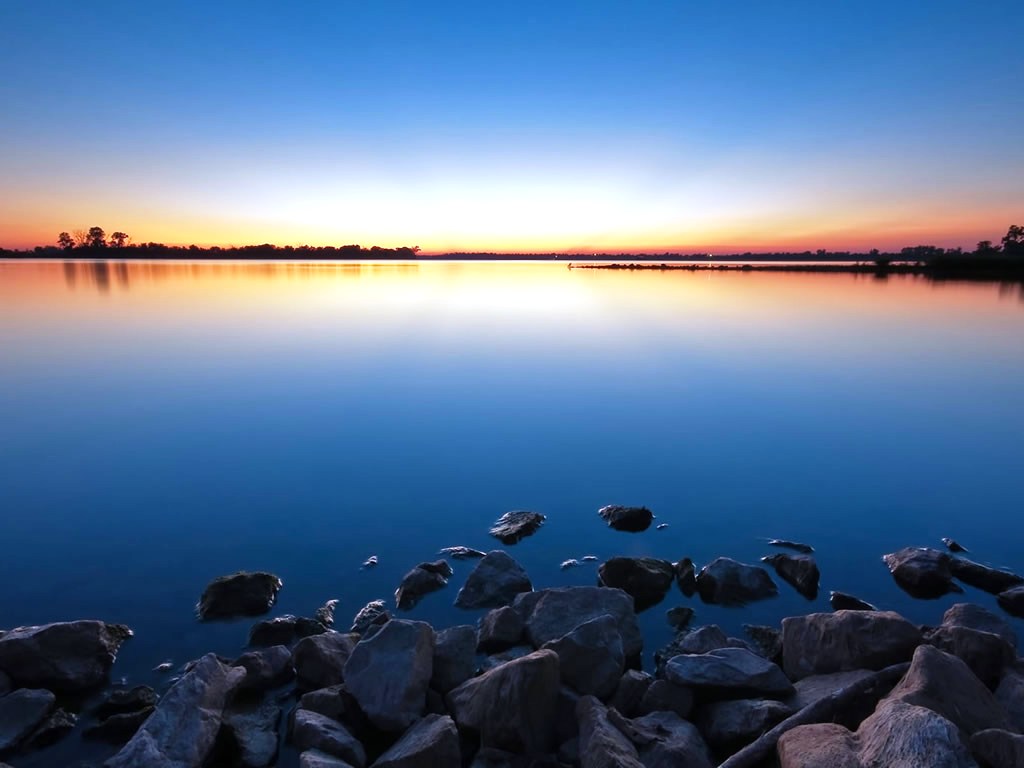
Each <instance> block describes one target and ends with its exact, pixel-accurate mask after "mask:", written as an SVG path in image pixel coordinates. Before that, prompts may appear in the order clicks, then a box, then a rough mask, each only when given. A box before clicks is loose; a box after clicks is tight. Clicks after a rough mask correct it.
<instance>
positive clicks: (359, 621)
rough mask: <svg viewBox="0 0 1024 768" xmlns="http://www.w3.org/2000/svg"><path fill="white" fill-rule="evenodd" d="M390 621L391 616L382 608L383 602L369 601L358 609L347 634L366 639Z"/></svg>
mask: <svg viewBox="0 0 1024 768" xmlns="http://www.w3.org/2000/svg"><path fill="white" fill-rule="evenodd" d="M390 619H391V614H390V613H388V609H387V608H385V607H384V601H383V600H371V601H370V602H368V603H367V604H366V605H364V606H363V607H362V608H360V609H359V613H357V614H356V615H355V618H353V619H352V628H351V629H349V632H355V633H356V634H358V635H362V636H364V637H367V636H369V635H372V634H373V633H374V632H376V631H377V630H378V629H380V628H381V627H382V626H384V625H385V624H387V623H388V621H389V620H390Z"/></svg>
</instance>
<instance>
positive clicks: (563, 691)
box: [0, 508, 1024, 768]
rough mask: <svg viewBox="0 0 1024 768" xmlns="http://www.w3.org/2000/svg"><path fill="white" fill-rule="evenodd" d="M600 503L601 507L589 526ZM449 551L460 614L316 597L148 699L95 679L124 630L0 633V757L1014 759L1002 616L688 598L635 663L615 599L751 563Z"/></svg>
mask: <svg viewBox="0 0 1024 768" xmlns="http://www.w3.org/2000/svg"><path fill="white" fill-rule="evenodd" d="M623 509H629V508H616V509H615V510H613V511H612V512H610V513H606V514H603V515H602V517H604V518H605V519H606V520H608V521H609V524H611V521H612V520H613V519H614V520H620V519H623V515H625V514H627V513H624V512H622V510H623ZM633 509H637V510H639V509H642V508H633ZM637 514H639V515H640V516H641V517H646V515H644V514H643V513H637ZM503 521H504V523H503V525H502V526H501V527H500V528H499V529H498V530H497V531H496V532H495V534H494V535H495V536H496V537H498V535H499V534H500V535H501V537H504V538H505V539H507V540H509V541H512V542H514V541H518V540H519V538H522V537H523V536H527V535H530V534H532V533H534V532H535V531H536V530H537V529H538V528H539V527H540V524H541V523H542V522H543V520H542V519H538V518H536V517H523V516H520V517H518V518H516V517H515V516H513V517H512V518H503ZM649 522H650V521H649V520H647V524H649ZM519 524H521V525H522V526H523V527H522V528H519V529H517V528H516V527H515V526H516V525H519ZM630 527H636V526H632V525H628V526H627V527H626V528H624V529H623V530H629V528H630ZM520 534H521V535H520ZM772 545H773V546H779V547H783V548H789V549H792V550H794V551H795V552H797V554H792V555H791V554H782V553H776V554H774V555H770V556H767V557H766V558H765V563H766V564H767V565H769V566H771V567H772V568H774V569H775V571H776V573H777V575H778V576H779V577H780V578H781V579H782V580H783V581H784V582H786V583H788V584H789V585H791V587H792V588H793V589H796V590H797V591H799V592H800V593H801V594H807V593H810V592H812V591H813V592H815V593H816V591H817V589H818V576H819V574H818V568H817V565H816V563H815V562H814V558H813V554H812V553H813V549H811V548H810V547H809V546H807V545H803V544H799V543H795V542H785V541H782V542H772ZM951 549H952V547H951ZM452 552H453V554H452V555H451V556H455V554H454V553H456V552H457V553H458V554H460V555H462V556H464V557H465V558H467V559H472V560H475V567H474V568H473V569H472V571H471V572H470V573H469V575H468V577H467V578H466V580H465V583H464V585H463V586H462V588H461V589H460V590H459V592H458V593H457V595H456V597H455V604H456V605H457V606H462V607H466V608H474V609H479V608H483V609H489V610H488V611H487V612H486V613H484V614H483V615H482V617H481V618H480V619H479V621H478V622H476V623H475V624H465V625H460V626H453V627H447V628H443V629H442V628H435V627H432V626H431V625H430V624H428V623H426V622H422V621H411V620H406V619H402V618H397V617H395V616H393V615H392V613H391V610H389V608H388V605H387V604H386V603H385V602H384V601H383V600H377V601H373V602H371V603H369V604H367V605H366V606H364V607H362V608H361V609H359V610H358V611H357V612H356V613H355V615H354V616H353V619H352V622H351V626H350V627H349V628H348V629H347V631H346V630H342V629H339V628H337V627H335V611H336V607H337V601H335V600H331V601H328V602H327V603H325V605H324V606H323V607H322V608H321V609H319V610H318V611H316V613H315V615H314V616H312V617H296V616H290V615H286V616H278V617H275V618H270V619H265V620H262V621H258V622H257V623H255V624H254V625H253V626H252V627H251V629H250V630H249V633H248V644H247V647H246V648H245V649H244V650H243V649H240V650H243V652H241V653H240V655H238V656H237V657H235V658H230V659H229V658H224V657H221V656H217V655H214V654H207V655H205V656H203V657H201V658H199V659H196V660H194V661H191V662H189V663H188V664H186V665H185V666H184V667H183V668H182V669H181V670H180V676H179V677H178V678H177V679H176V680H175V682H174V683H173V685H171V686H170V688H169V689H168V690H167V691H166V692H165V693H164V694H163V695H162V696H158V695H157V692H156V691H154V690H153V689H151V688H148V687H145V686H139V687H135V688H127V687H123V686H110V683H109V677H110V673H111V670H112V668H113V665H114V663H115V659H116V656H117V653H118V650H119V648H120V647H121V645H122V644H123V643H124V642H126V641H128V640H129V639H130V637H131V630H129V629H128V628H127V627H125V626H121V625H116V624H108V623H105V622H102V621H72V622H60V623H54V624H49V625H45V626H40V627H21V628H15V629H11V630H8V631H6V632H0V759H6V760H10V761H12V762H13V765H15V766H17V765H18V764H19V762H18V761H19V760H20V759H21V757H22V756H23V755H31V754H32V753H33V752H35V751H36V750H39V749H41V748H44V747H46V746H47V745H50V744H53V743H54V742H56V741H58V740H60V739H62V738H65V737H66V736H67V735H68V734H69V733H71V732H72V731H74V730H76V729H80V731H81V735H82V736H83V738H88V739H93V740H96V741H99V742H103V743H106V744H108V745H110V748H109V752H108V754H112V756H111V757H109V759H107V760H106V761H105V762H103V763H102V764H103V765H104V766H105V767H106V768H130V767H133V766H146V767H151V768H201V767H203V766H218V767H221V766H225V767H227V766H231V767H234V766H238V767H242V768H264V767H266V766H274V765H277V761H278V758H279V754H280V752H281V749H282V748H283V747H284V748H286V749H294V750H296V751H297V752H298V753H299V758H298V759H299V764H300V765H301V766H302V767H303V768H328V767H334V768H345V767H346V766H348V767H349V768H366V767H367V766H372V767H374V768H420V767H422V768H436V767H439V766H454V767H458V766H471V767H472V768H504V767H514V768H519V767H520V766H521V767H522V768H529V767H530V766H534V767H535V768H540V767H541V766H552V767H554V766H581V767H582V768H606V767H607V768H611V767H613V766H615V767H620V768H622V767H624V768H636V767H639V766H644V767H645V768H661V767H662V766H664V767H666V768H667V767H668V766H691V767H692V768H710V767H711V766H716V765H718V766H721V767H722V768H752V767H754V766H774V765H778V766H781V768H818V767H819V766H820V767H821V768H875V767H877V766H887V767H889V768H910V767H911V766H915V767H916V766H950V767H954V766H955V767H956V768H967V767H968V766H982V767H985V766H989V767H991V768H1009V767H1010V766H1021V765H1024V735H1022V734H1024V659H1021V658H1019V657H1018V655H1017V638H1016V636H1015V634H1014V632H1013V631H1012V629H1011V627H1010V626H1009V624H1008V623H1007V621H1005V620H1004V619H1003V618H1002V617H1001V616H999V615H997V614H995V613H993V612H991V611H989V610H987V609H985V608H982V607H980V606H977V605H972V604H969V603H957V604H955V605H953V606H952V607H951V608H949V609H948V610H946V611H945V613H944V614H943V615H942V616H936V623H935V624H934V625H933V626H918V625H915V624H913V623H911V622H909V621H908V620H906V619H905V618H903V617H902V616H900V615H898V614H896V613H893V612H888V611H878V610H873V609H872V606H870V605H869V604H867V603H865V602H864V601H861V600H859V598H856V597H854V596H851V595H841V594H839V593H835V594H833V600H832V602H833V605H834V606H835V607H836V608H837V610H834V611H833V612H830V613H813V614H810V615H804V616H793V617H790V618H786V619H784V620H783V621H782V622H781V625H780V626H774V627H770V626H747V627H746V632H747V637H745V638H737V637H729V636H727V634H726V633H725V632H723V631H722V630H721V629H720V628H719V627H718V626H715V625H704V626H691V624H692V623H693V619H694V617H695V611H694V610H693V609H691V608H688V607H684V606H676V607H674V608H672V609H670V610H669V611H668V612H667V617H666V618H667V620H668V622H669V623H670V624H671V625H672V626H673V627H674V628H675V630H676V635H675V637H674V638H673V639H672V640H671V642H670V643H668V645H667V646H665V647H663V648H660V649H658V650H657V651H655V653H654V654H653V658H654V665H653V668H652V669H649V670H644V669H643V668H642V666H643V664H642V660H643V650H644V648H643V638H642V636H641V632H640V629H639V625H638V623H637V611H638V610H643V609H647V608H649V607H650V606H653V605H654V604H656V603H657V602H659V601H660V600H661V599H662V598H663V597H664V596H665V594H666V593H667V592H668V591H669V590H671V589H673V588H676V589H678V590H680V592H682V593H683V594H684V595H687V596H690V595H693V596H698V597H699V599H700V600H702V601H703V602H706V603H721V604H729V605H735V604H742V603H746V602H750V601H753V600H759V599H762V598H765V597H770V596H772V595H774V594H775V593H776V592H777V590H778V587H777V586H776V584H775V582H774V580H773V579H772V578H771V576H770V574H769V573H768V571H767V570H765V569H764V568H762V567H761V566H757V565H748V564H744V563H738V562H736V561H733V560H729V559H728V558H718V559H716V560H714V561H712V562H711V563H708V564H707V565H705V566H704V567H703V568H701V569H699V571H698V570H697V569H696V568H695V566H694V564H693V563H692V562H691V561H690V560H689V559H688V558H683V559H682V560H680V561H679V562H676V563H671V562H668V561H663V560H657V559H654V558H629V557H616V558H612V559H610V560H608V561H605V562H604V563H602V564H601V565H600V567H599V569H598V581H599V583H598V585H597V586H574V587H561V588H552V589H540V590H535V589H534V588H533V586H532V583H531V581H530V578H529V576H528V575H527V573H526V572H525V570H524V569H523V568H522V567H521V566H520V565H519V563H518V562H516V560H515V559H514V558H513V557H512V556H511V555H510V554H509V553H508V552H507V551H504V550H494V551H491V552H488V553H483V552H478V551H475V550H468V549H466V548H452ZM884 560H885V563H886V565H888V567H889V569H890V571H891V572H892V574H893V577H894V579H895V580H896V583H897V584H899V585H900V586H901V587H903V588H904V589H906V590H908V591H909V592H911V593H912V594H917V595H921V596H925V595H928V596H934V595H936V594H946V593H948V592H951V591H952V592H956V591H958V590H960V589H961V588H960V587H959V585H958V583H957V580H958V579H959V580H962V581H964V583H968V584H971V585H972V586H980V588H982V589H988V590H989V591H993V592H996V593H997V594H999V595H1000V599H999V602H1000V605H1002V606H1003V607H1004V608H1006V610H1007V611H1009V612H1011V613H1015V612H1017V610H1018V609H1019V604H1018V601H1019V600H1020V599H1024V598H1021V597H1018V595H1019V593H1021V591H1022V587H1021V584H1022V583H1024V580H1021V579H1020V578H1019V577H1017V576H1015V575H1014V574H1012V573H1009V572H1007V571H1000V570H996V569H992V568H989V567H987V566H984V565H980V564H978V563H975V562H973V561H970V560H966V559H965V558H961V557H956V556H954V555H952V554H949V553H947V552H943V551H939V550H932V549H921V548H908V549H904V550H900V551H898V552H894V553H891V554H888V555H886V556H885V558H884ZM451 575H452V569H451V567H450V566H449V565H448V563H447V561H445V560H438V561H434V562H424V563H421V564H420V565H418V566H416V567H414V568H413V569H411V570H410V571H409V573H407V574H406V576H405V577H404V578H403V579H402V581H401V584H400V585H399V587H398V589H397V590H396V593H395V597H394V603H393V604H394V610H402V609H403V608H405V607H408V606H409V605H410V604H415V601H416V600H418V599H420V598H421V597H422V596H424V595H425V594H428V593H430V592H433V591H436V590H439V589H443V588H444V587H445V586H446V585H447V582H448V579H449V578H450V577H451ZM282 586H283V584H282V580H281V579H280V578H278V577H277V576H276V575H274V574H267V573H238V574H231V575H229V576H224V577H221V578H218V579H216V580H214V581H213V582H211V584H210V586H209V587H208V588H207V590H206V591H205V592H204V594H203V595H202V596H200V598H199V601H198V605H197V613H198V615H199V618H200V620H211V619H214V618H225V617H239V616H250V615H254V614H255V615H258V614H261V613H266V612H268V611H269V610H271V608H272V607H273V605H274V603H275V600H276V596H277V593H278V591H279V590H280V589H281V588H282ZM97 692H103V695H102V696H101V697H97V696H96V693H97ZM87 693H89V694H91V698H89V699H86V698H84V695H85V694H87ZM85 700H89V701H93V702H95V701H97V700H100V703H99V704H90V705H88V706H82V705H81V702H82V701H85ZM293 754H294V753H293ZM292 759H294V757H293V758H292ZM3 765H5V764H2V763H0V766H3ZM96 765H97V768H98V765H99V764H98V763H97V764H96Z"/></svg>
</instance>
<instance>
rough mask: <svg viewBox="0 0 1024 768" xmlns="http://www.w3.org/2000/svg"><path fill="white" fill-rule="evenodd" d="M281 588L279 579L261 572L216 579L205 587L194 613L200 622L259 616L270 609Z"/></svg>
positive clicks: (239, 573)
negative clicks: (197, 613) (196, 613)
mask: <svg viewBox="0 0 1024 768" xmlns="http://www.w3.org/2000/svg"><path fill="white" fill-rule="evenodd" d="M281 585H282V582H281V579H279V578H278V577H277V576H275V575H274V574H272V573H266V572H263V571H256V572H253V573H250V572H248V571H239V572H238V573H233V574H231V575H230V576H219V577H218V578H216V579H214V580H213V581H211V582H210V583H209V584H207V585H206V589H204V590H203V594H202V596H201V597H200V598H199V604H198V605H197V606H196V610H197V611H198V612H199V618H200V619H202V620H203V621H208V620H210V619H227V618H231V617H233V616H259V615H260V614H261V613H266V612H267V611H269V610H270V609H271V607H273V605H274V601H275V600H277V593H278V591H279V590H280V589H281Z"/></svg>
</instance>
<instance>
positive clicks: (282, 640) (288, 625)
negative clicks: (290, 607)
mask: <svg viewBox="0 0 1024 768" xmlns="http://www.w3.org/2000/svg"><path fill="white" fill-rule="evenodd" d="M327 630H328V627H327V626H326V625H325V624H324V623H323V622H321V621H320V620H319V619H309V618H306V617H304V616H293V615H292V614H290V613H289V614H285V615H284V616H276V617H274V618H273V619H264V620H263V621H258V622H256V623H255V624H253V626H252V629H250V630H249V645H252V646H272V645H284V646H288V647H289V648H290V647H291V646H293V645H295V643H297V642H298V641H299V640H301V639H302V638H304V637H309V636H310V635H319V634H322V633H324V632H326V631H327Z"/></svg>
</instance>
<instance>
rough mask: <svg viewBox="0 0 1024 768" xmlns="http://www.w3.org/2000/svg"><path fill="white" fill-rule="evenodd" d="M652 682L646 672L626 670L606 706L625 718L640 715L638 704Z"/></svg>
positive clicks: (651, 678)
mask: <svg viewBox="0 0 1024 768" xmlns="http://www.w3.org/2000/svg"><path fill="white" fill-rule="evenodd" d="M653 682H654V678H653V677H651V676H650V675H648V674H647V673H646V672H640V671H638V670H635V669H627V670H626V671H625V672H624V673H623V674H622V677H621V678H619V684H618V685H617V686H616V688H615V693H614V694H613V695H612V698H611V700H610V701H609V702H608V706H610V707H614V708H615V709H617V710H618V711H619V712H621V713H622V714H624V715H625V716H626V717H634V716H636V715H638V714H640V710H639V707H640V702H641V701H643V698H644V694H645V693H647V689H648V688H650V687H651V683H653Z"/></svg>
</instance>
